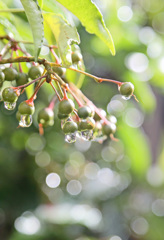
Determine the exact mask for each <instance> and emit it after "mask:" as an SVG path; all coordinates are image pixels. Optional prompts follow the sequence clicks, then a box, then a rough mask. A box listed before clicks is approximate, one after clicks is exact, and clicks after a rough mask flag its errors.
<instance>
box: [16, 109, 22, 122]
mask: <svg viewBox="0 0 164 240" xmlns="http://www.w3.org/2000/svg"><path fill="white" fill-rule="evenodd" d="M16 119H17V120H18V121H20V120H21V114H20V112H19V111H17V112H16Z"/></svg>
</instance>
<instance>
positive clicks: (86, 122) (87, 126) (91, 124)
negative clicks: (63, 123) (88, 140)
mask: <svg viewBox="0 0 164 240" xmlns="http://www.w3.org/2000/svg"><path fill="white" fill-rule="evenodd" d="M94 128H95V120H94V119H93V118H91V117H88V118H87V119H83V120H82V121H81V122H80V123H79V130H80V131H85V130H92V129H94Z"/></svg>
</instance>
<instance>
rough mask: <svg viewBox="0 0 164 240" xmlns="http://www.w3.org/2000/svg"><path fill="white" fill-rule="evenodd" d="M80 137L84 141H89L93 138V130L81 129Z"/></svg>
mask: <svg viewBox="0 0 164 240" xmlns="http://www.w3.org/2000/svg"><path fill="white" fill-rule="evenodd" d="M81 138H82V139H83V140H85V141H91V140H92V139H93V130H86V131H81Z"/></svg>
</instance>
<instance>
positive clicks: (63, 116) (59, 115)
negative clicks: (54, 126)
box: [58, 112, 69, 119]
mask: <svg viewBox="0 0 164 240" xmlns="http://www.w3.org/2000/svg"><path fill="white" fill-rule="evenodd" d="M68 117H69V114H62V113H60V112H58V118H59V119H66V118H68Z"/></svg>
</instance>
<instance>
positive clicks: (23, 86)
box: [14, 75, 46, 89]
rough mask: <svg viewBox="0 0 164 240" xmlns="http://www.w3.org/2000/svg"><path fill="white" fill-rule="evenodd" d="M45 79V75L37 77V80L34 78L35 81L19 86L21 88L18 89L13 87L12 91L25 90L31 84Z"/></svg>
mask: <svg viewBox="0 0 164 240" xmlns="http://www.w3.org/2000/svg"><path fill="white" fill-rule="evenodd" d="M45 77H46V75H44V76H41V77H39V78H36V79H34V80H32V81H31V82H29V83H27V84H24V85H21V86H18V87H14V89H21V88H26V87H28V86H29V85H31V84H33V83H35V82H37V81H38V80H40V79H42V78H45Z"/></svg>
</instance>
